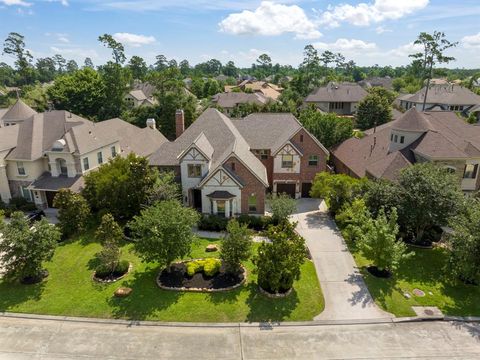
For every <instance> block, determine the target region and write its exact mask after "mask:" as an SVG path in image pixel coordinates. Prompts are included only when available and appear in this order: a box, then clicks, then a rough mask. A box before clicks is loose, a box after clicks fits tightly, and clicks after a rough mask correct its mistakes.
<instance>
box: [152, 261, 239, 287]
mask: <svg viewBox="0 0 480 360" xmlns="http://www.w3.org/2000/svg"><path fill="white" fill-rule="evenodd" d="M244 281H245V271H242V272H240V273H238V274H236V275H231V274H228V273H226V271H225V265H223V264H222V266H221V268H220V271H219V272H218V273H217V274H216V275H214V276H207V275H205V273H203V272H198V273H196V274H194V275H193V276H188V274H187V265H186V263H185V262H178V263H175V264H173V265H172V266H170V269H164V270H163V271H162V272H161V273H160V274H159V276H158V279H157V282H158V285H159V286H160V287H162V288H167V289H171V290H187V291H188V290H191V291H192V290H193V291H215V290H216V291H218V290H232V289H234V288H236V287H238V286H240V285H241V284H242V283H243V282H244Z"/></svg>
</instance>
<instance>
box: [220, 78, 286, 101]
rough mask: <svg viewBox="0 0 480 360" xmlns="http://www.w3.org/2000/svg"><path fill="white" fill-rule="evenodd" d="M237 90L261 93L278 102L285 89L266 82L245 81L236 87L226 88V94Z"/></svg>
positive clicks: (227, 86)
mask: <svg viewBox="0 0 480 360" xmlns="http://www.w3.org/2000/svg"><path fill="white" fill-rule="evenodd" d="M235 90H238V91H246V92H254V93H260V94H262V95H263V96H266V97H269V98H271V99H273V100H277V99H278V97H279V96H280V95H281V93H282V91H283V88H282V87H280V86H278V85H275V84H272V83H269V82H266V81H253V80H244V81H242V82H241V83H240V84H238V85H236V86H229V85H226V86H225V92H232V91H235Z"/></svg>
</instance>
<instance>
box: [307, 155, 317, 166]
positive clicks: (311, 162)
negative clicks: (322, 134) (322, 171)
mask: <svg viewBox="0 0 480 360" xmlns="http://www.w3.org/2000/svg"><path fill="white" fill-rule="evenodd" d="M317 165H318V155H310V157H309V158H308V166H317Z"/></svg>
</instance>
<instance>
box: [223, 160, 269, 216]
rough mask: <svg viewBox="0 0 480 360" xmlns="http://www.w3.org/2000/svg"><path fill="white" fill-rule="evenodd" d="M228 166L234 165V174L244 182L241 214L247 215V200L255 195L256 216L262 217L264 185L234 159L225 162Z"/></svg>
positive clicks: (263, 211) (263, 210)
mask: <svg viewBox="0 0 480 360" xmlns="http://www.w3.org/2000/svg"><path fill="white" fill-rule="evenodd" d="M227 163H228V164H232V163H234V164H235V174H237V175H238V176H239V178H240V179H242V181H243V182H244V186H243V188H242V204H241V212H242V214H248V198H249V197H250V195H251V194H255V196H256V197H257V211H256V214H261V215H263V214H264V213H265V193H266V188H265V185H264V184H263V183H262V182H261V181H260V180H258V179H257V178H256V177H255V175H253V174H252V173H251V171H250V170H249V169H248V168H246V167H245V166H244V165H243V164H242V163H241V162H240V161H238V160H237V158H235V157H233V156H232V157H230V158H229V159H228V160H227Z"/></svg>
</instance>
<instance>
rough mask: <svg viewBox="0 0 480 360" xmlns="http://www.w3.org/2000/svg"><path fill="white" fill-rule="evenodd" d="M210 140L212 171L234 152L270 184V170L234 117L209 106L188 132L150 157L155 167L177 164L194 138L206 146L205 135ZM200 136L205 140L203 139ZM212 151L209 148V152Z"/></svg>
mask: <svg viewBox="0 0 480 360" xmlns="http://www.w3.org/2000/svg"><path fill="white" fill-rule="evenodd" d="M202 133H203V136H204V137H205V139H206V140H208V144H210V145H209V147H210V146H211V148H212V149H213V152H211V161H212V163H211V166H210V172H209V174H213V173H214V172H215V171H216V170H217V168H220V167H222V165H223V163H224V162H225V161H226V160H227V159H228V158H229V157H230V156H232V155H234V156H236V157H238V158H239V159H240V160H241V161H242V162H243V163H244V164H245V166H247V167H248V168H249V169H250V171H251V172H252V173H253V174H254V175H255V176H256V177H257V178H258V179H259V180H260V181H262V182H263V183H264V184H265V185H266V186H268V180H267V172H266V169H265V167H264V166H263V164H262V163H261V162H260V160H258V159H257V157H256V156H255V155H253V154H252V153H251V152H250V146H249V145H248V143H247V141H246V140H245V139H244V138H243V136H242V135H241V133H240V132H239V131H238V129H237V128H236V127H235V125H234V124H233V122H232V120H231V119H230V118H228V117H227V116H225V115H223V114H222V113H220V112H219V111H218V110H216V109H212V108H209V109H207V110H205V111H204V112H203V114H201V115H200V116H199V117H198V119H197V120H195V121H194V122H193V124H192V125H190V126H189V127H188V128H187V129H186V130H185V132H184V133H183V134H182V135H181V136H180V137H178V138H177V139H176V140H175V141H173V142H166V143H164V144H163V145H161V146H160V147H159V148H158V150H157V151H155V153H153V154H152V156H151V157H150V164H151V165H154V166H178V165H179V158H178V157H179V155H180V154H182V153H183V152H184V151H185V149H187V148H189V147H190V146H191V145H192V144H194V143H195V141H200V142H201V143H202V144H204V145H205V146H207V143H206V141H205V140H204V139H203V136H201V134H202ZM200 138H201V139H202V140H200ZM210 151H211V150H208V152H210Z"/></svg>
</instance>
